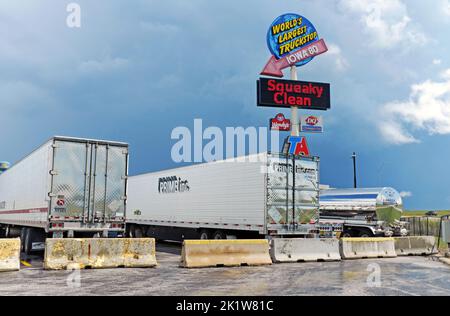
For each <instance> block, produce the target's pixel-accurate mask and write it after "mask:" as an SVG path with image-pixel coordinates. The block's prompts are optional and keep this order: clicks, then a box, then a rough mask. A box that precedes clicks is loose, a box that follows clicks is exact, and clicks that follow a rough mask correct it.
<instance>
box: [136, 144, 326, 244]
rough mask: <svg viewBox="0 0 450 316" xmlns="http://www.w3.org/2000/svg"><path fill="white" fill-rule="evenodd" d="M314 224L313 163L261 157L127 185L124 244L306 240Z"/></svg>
mask: <svg viewBox="0 0 450 316" xmlns="http://www.w3.org/2000/svg"><path fill="white" fill-rule="evenodd" d="M318 222H319V159H318V158H293V157H287V156H283V155H278V154H267V153H263V154H257V155H252V156H247V157H242V158H237V159H230V160H225V161H220V162H211V163H206V164H198V165H193V166H189V167H183V168H178V169H173V170H166V171H161V172H155V173H149V174H143V175H137V176H133V177H130V178H129V194H128V200H127V230H128V231H129V234H130V235H131V237H142V236H147V237H155V238H158V239H162V240H173V241H181V240H183V239H225V238H256V237H269V236H277V237H281V236H307V235H315V234H317V233H318V227H317V224H318Z"/></svg>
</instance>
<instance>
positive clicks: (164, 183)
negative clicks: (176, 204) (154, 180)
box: [158, 176, 190, 194]
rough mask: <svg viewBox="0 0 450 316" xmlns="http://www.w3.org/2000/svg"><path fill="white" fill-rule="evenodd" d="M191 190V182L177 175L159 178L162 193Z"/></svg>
mask: <svg viewBox="0 0 450 316" xmlns="http://www.w3.org/2000/svg"><path fill="white" fill-rule="evenodd" d="M189 190H190V187H189V182H188V181H187V180H182V179H181V178H179V177H177V176H173V177H164V178H159V179H158V192H159V193H160V194H162V193H182V192H188V191H189Z"/></svg>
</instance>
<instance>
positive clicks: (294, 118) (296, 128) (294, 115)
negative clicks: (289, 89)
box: [291, 65, 300, 136]
mask: <svg viewBox="0 0 450 316" xmlns="http://www.w3.org/2000/svg"><path fill="white" fill-rule="evenodd" d="M291 80H298V74H297V67H296V66H295V65H294V66H292V67H291ZM291 124H292V130H291V136H300V120H299V118H298V107H296V106H292V107H291Z"/></svg>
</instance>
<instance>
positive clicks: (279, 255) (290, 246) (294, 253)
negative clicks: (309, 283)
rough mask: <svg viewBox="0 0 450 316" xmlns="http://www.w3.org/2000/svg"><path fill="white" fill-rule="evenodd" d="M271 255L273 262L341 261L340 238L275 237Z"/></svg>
mask: <svg viewBox="0 0 450 316" xmlns="http://www.w3.org/2000/svg"><path fill="white" fill-rule="evenodd" d="M270 255H271V257H272V260H273V262H276V263H282V262H314V261H340V260H341V255H340V253H339V240H338V239H331V238H330V239H318V238H317V239H315V238H308V239H305V238H274V239H272V241H271V248H270Z"/></svg>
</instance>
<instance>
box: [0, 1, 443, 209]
mask: <svg viewBox="0 0 450 316" xmlns="http://www.w3.org/2000/svg"><path fill="white" fill-rule="evenodd" d="M25 2H26V4H24V2H23V1H21V2H20V3H18V2H17V1H6V0H0V108H1V113H2V114H1V116H0V133H1V135H2V146H1V147H0V160H7V161H11V162H14V161H17V160H18V159H20V158H21V157H23V156H24V155H25V154H27V153H28V152H30V151H31V150H32V149H34V148H35V147H37V146H38V145H40V144H41V143H43V142H44V141H45V140H46V139H47V138H50V137H51V136H52V135H69V136H79V137H90V138H102V139H114V140H123V141H127V142H129V143H130V145H131V165H130V173H131V174H136V173H142V172H146V171H155V170H160V169H163V168H169V167H174V166H175V164H174V163H173V162H172V160H171V156H170V150H171V147H172V145H173V144H174V141H173V140H171V138H170V135H171V131H172V129H173V128H175V127H176V126H187V127H190V128H192V127H193V120H194V119H195V118H202V119H203V124H204V125H211V126H219V127H222V128H224V127H226V126H244V127H247V126H265V125H266V124H267V121H268V118H269V117H271V116H273V115H274V114H276V113H277V112H278V111H277V110H276V109H261V108H257V107H256V92H255V81H256V80H257V78H258V74H259V72H260V71H261V69H262V68H263V66H264V64H265V62H266V61H267V60H268V58H269V51H268V49H267V46H266V39H265V35H266V32H267V28H268V27H269V25H270V24H271V22H272V21H273V20H274V18H276V17H277V16H278V15H280V14H282V13H286V12H296V13H299V14H301V15H303V16H305V17H307V18H308V19H309V20H310V21H312V22H313V23H314V24H315V26H316V28H317V30H318V32H319V35H320V37H322V38H324V39H325V40H326V42H327V44H328V46H329V48H330V51H329V52H328V53H327V54H325V55H322V56H319V57H317V58H316V59H315V60H314V61H312V62H311V63H309V64H308V65H306V66H305V67H302V68H301V69H299V79H301V80H310V81H320V82H330V83H331V87H332V110H331V111H329V112H327V113H324V117H325V128H326V133H325V134H323V135H315V136H310V137H309V144H310V147H311V148H310V149H311V151H312V153H313V154H315V155H318V156H320V157H321V168H322V173H321V178H322V182H323V183H327V184H331V185H332V186H335V187H349V186H351V185H352V164H351V159H350V156H351V153H352V152H353V151H356V152H357V153H358V155H359V161H358V162H359V165H358V169H359V172H358V177H359V182H360V185H362V186H367V187H369V186H370V187H373V186H393V187H395V188H396V189H397V190H399V191H402V192H403V193H404V195H405V204H406V206H407V207H408V208H410V209H424V208H426V209H449V208H450V186H449V185H448V182H449V181H448V179H449V178H450V165H449V157H450V137H449V134H450V71H449V70H448V69H450V61H449V58H448V56H449V53H450V37H449V36H448V31H449V30H450V3H449V1H448V0H431V1H418V0H372V1H369V0H309V1H305V0H297V1H294V0H246V1H237V0H227V1H221V0H220V1H219V0H215V1H210V0H209V1H208V0H190V1H185V0H164V1H161V0H159V1H156V0H155V1H149V0H147V1H144V0H140V1H138V0H131V1H115V0H114V1H113V0H97V1H84V0H83V1H82V0H79V1H75V2H77V3H78V4H79V5H80V6H81V28H76V29H73V28H68V27H67V25H66V18H67V15H68V13H67V12H66V6H67V5H68V4H69V3H70V2H72V1H61V0H40V1H32V0H28V1H25ZM285 114H288V112H285Z"/></svg>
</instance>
